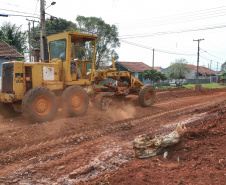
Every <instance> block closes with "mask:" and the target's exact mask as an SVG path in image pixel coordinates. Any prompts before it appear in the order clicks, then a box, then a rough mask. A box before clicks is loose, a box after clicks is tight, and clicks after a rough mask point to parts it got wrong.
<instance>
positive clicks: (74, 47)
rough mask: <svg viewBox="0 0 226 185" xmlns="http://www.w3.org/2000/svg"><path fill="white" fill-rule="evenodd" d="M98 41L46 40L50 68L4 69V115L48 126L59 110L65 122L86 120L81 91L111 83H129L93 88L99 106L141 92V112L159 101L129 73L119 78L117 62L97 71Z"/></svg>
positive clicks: (82, 37)
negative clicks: (107, 99)
mask: <svg viewBox="0 0 226 185" xmlns="http://www.w3.org/2000/svg"><path fill="white" fill-rule="evenodd" d="M97 38H98V36H95V35H90V34H84V33H77V32H71V31H69V32H64V33H59V34H55V35H51V36H47V44H48V52H49V62H48V63H46V62H20V61H10V62H5V63H3V65H2V88H1V93H0V114H1V115H2V116H4V117H13V116H18V115H20V114H21V113H23V114H24V115H25V116H26V117H27V118H28V119H30V120H31V121H32V122H44V121H50V120H52V119H53V118H54V117H55V115H56V113H57V111H58V107H59V106H61V108H62V111H63V112H64V113H65V114H66V115H67V116H79V115H83V114H85V112H86V111H87V109H88V104H89V96H88V93H87V92H86V91H85V90H84V89H83V86H88V85H91V84H92V85H94V84H98V83H99V82H101V81H104V80H106V79H107V78H112V82H113V80H116V81H118V82H123V81H126V82H127V86H122V87H120V86H118V85H115V84H113V83H111V84H109V85H106V86H105V87H102V88H97V87H93V88H92V91H93V93H91V94H92V95H94V96H96V98H95V99H96V100H95V102H96V104H97V105H99V106H101V107H105V106H106V102H105V101H104V99H103V97H105V96H114V95H119V94H125V95H127V94H131V93H137V92H139V98H138V100H139V102H140V104H141V106H150V104H151V103H152V102H153V100H154V96H155V91H154V88H153V87H152V86H150V85H148V86H144V87H143V88H141V87H142V86H143V84H142V82H140V81H139V80H138V79H136V78H134V77H133V76H132V75H131V74H130V73H129V72H127V71H126V72H117V71H116V68H115V66H114V62H113V68H110V69H108V70H103V71H95V52H96V42H97ZM87 46H89V50H87V49H86V48H87ZM78 55H79V57H81V58H79V59H80V60H79V59H78V58H77V56H78ZM118 84H120V83H118ZM57 97H60V99H61V101H58V99H59V98H57ZM59 102H60V103H59Z"/></svg>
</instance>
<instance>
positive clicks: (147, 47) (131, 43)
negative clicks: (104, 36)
mask: <svg viewBox="0 0 226 185" xmlns="http://www.w3.org/2000/svg"><path fill="white" fill-rule="evenodd" d="M121 42H124V43H126V44H130V45H134V46H137V47H140V48H144V49H150V50H153V49H154V50H155V51H158V52H161V53H166V54H173V55H188V56H194V55H196V54H192V53H178V52H173V51H167V50H163V49H157V48H154V47H149V46H145V45H141V44H137V43H133V42H130V41H126V40H121Z"/></svg>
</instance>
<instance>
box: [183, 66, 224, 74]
mask: <svg viewBox="0 0 226 185" xmlns="http://www.w3.org/2000/svg"><path fill="white" fill-rule="evenodd" d="M187 67H188V68H190V69H191V70H193V71H197V66H195V65H187ZM210 72H211V74H214V75H217V74H220V72H218V71H214V70H212V69H209V68H207V67H204V66H199V73H200V74H202V75H210Z"/></svg>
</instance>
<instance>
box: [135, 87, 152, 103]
mask: <svg viewBox="0 0 226 185" xmlns="http://www.w3.org/2000/svg"><path fill="white" fill-rule="evenodd" d="M154 99H155V88H154V87H153V86H152V85H145V86H144V87H143V88H142V89H141V90H140V92H139V97H138V101H139V104H140V106H141V107H149V106H150V105H151V104H152V103H153V101H154Z"/></svg>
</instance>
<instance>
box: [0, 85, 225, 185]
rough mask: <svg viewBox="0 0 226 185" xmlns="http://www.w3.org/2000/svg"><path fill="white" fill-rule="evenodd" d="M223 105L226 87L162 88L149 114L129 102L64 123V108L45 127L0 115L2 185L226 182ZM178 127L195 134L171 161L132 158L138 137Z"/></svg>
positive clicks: (170, 150) (130, 99) (172, 149)
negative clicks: (180, 125)
mask: <svg viewBox="0 0 226 185" xmlns="http://www.w3.org/2000/svg"><path fill="white" fill-rule="evenodd" d="M225 105H226V89H225V88H223V89H203V90H202V91H194V90H188V89H183V88H182V89H179V90H168V91H163V90H158V91H157V93H156V98H155V101H154V103H153V105H152V106H151V107H147V108H141V107H140V106H139V105H138V104H137V97H136V96H129V97H128V98H127V99H126V100H124V101H117V102H114V103H113V104H112V107H110V108H109V109H108V110H107V111H99V110H96V109H95V107H94V106H93V105H92V104H90V106H89V109H88V111H87V113H86V115H84V116H81V117H74V118H64V117H63V116H62V111H61V110H59V111H58V115H57V117H56V118H55V119H54V120H53V121H52V122H45V123H40V124H32V123H30V122H29V121H28V120H27V119H26V118H25V117H24V116H23V115H21V116H19V117H17V118H13V119H4V118H2V117H0V140H1V142H0V185H7V184H23V185H30V184H32V185H33V184H51V185H52V184H55V185H57V184H59V185H61V184H79V183H81V184H226V170H225V167H226V157H225V139H226V136H225V129H226V108H225ZM178 122H181V123H182V124H183V125H185V126H186V127H187V130H188V132H189V133H190V134H188V135H186V137H184V138H183V139H182V140H181V142H180V143H178V144H177V145H175V146H173V147H170V148H166V149H165V151H167V152H168V156H167V158H166V159H164V158H163V153H161V154H159V155H158V156H155V157H151V158H147V159H134V157H133V141H134V138H135V137H136V136H138V135H141V134H150V133H151V134H154V135H165V134H168V133H170V132H171V131H173V130H174V129H175V127H176V125H177V123H178ZM165 151H163V152H165ZM69 174H72V175H69Z"/></svg>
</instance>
